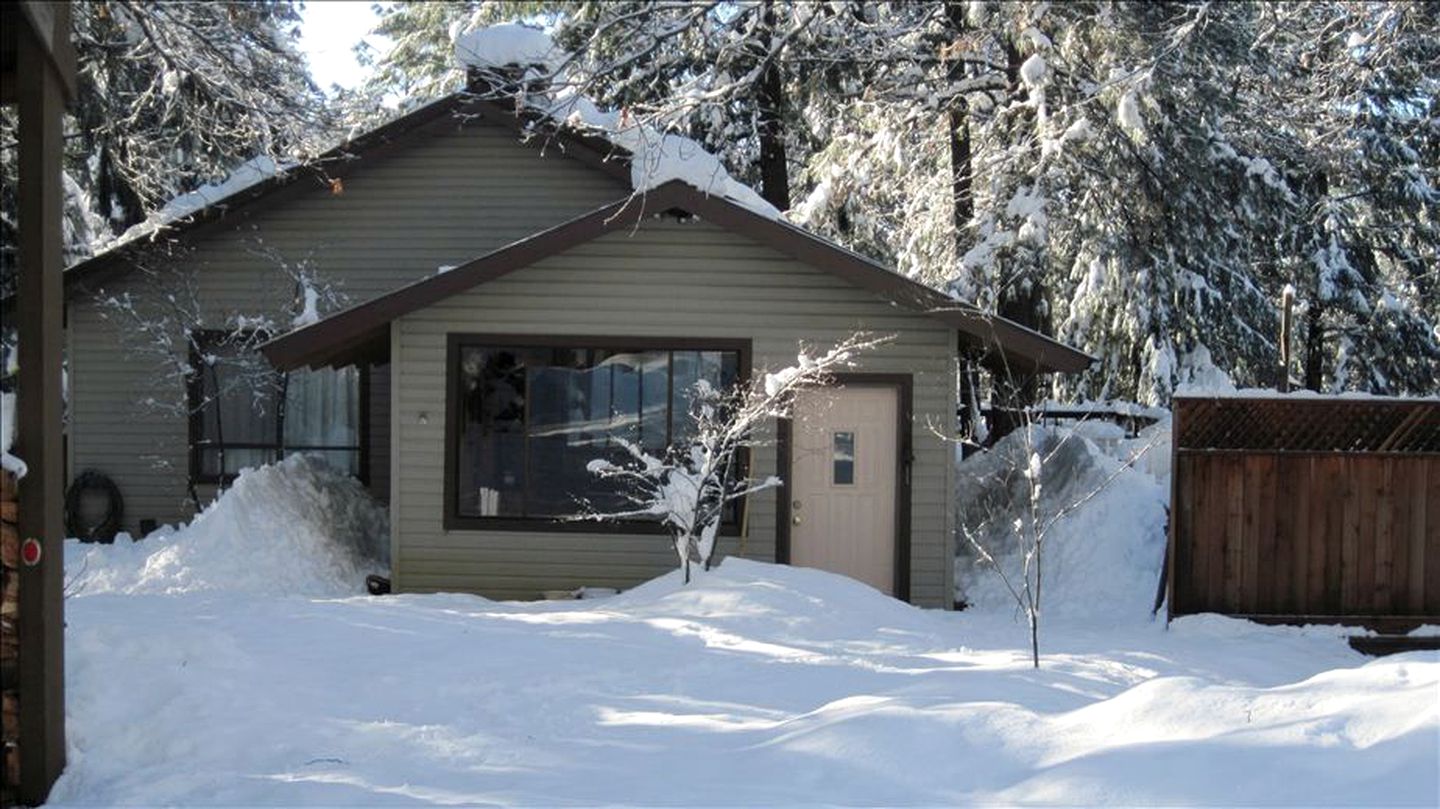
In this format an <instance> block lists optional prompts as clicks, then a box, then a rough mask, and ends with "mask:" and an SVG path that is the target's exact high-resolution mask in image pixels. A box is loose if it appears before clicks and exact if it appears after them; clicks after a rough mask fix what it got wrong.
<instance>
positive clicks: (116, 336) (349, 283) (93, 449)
mask: <svg viewBox="0 0 1440 809" xmlns="http://www.w3.org/2000/svg"><path fill="white" fill-rule="evenodd" d="M413 137H414V141H413V142H411V143H407V144H405V146H404V147H403V148H397V149H393V150H391V151H390V152H389V153H388V154H387V155H386V156H384V157H382V158H376V159H374V160H373V162H372V163H371V164H369V165H365V166H363V167H361V168H359V169H357V170H356V171H354V172H352V173H350V174H349V175H348V176H346V177H345V179H344V184H343V191H342V193H338V194H336V193H331V192H330V191H329V190H328V189H325V188H320V187H317V188H316V190H314V191H311V192H306V193H303V194H299V195H296V196H291V197H289V198H288V199H286V200H284V201H282V202H279V203H277V204H274V205H269V206H256V209H255V210H254V211H253V212H249V211H245V210H243V209H242V210H241V211H238V212H236V213H232V214H231V215H230V216H229V217H227V218H226V219H225V220H223V222H222V224H221V225H220V226H218V227H216V228H213V229H209V230H206V231H204V232H202V233H198V234H197V235H196V236H194V237H193V238H190V239H189V240H188V242H187V244H186V245H184V246H183V247H182V248H181V250H180V252H179V253H178V254H177V256H178V257H177V258H176V259H171V260H173V261H179V262H180V263H181V266H183V267H184V268H186V269H187V270H191V271H193V272H191V273H189V274H190V276H191V277H193V278H194V279H195V281H196V283H197V284H198V287H197V288H198V295H197V296H195V297H198V299H199V302H200V304H201V306H202V310H203V312H204V318H205V320H206V321H207V325H214V326H223V325H224V324H225V323H226V321H227V320H228V319H229V318H230V317H231V316H233V315H236V314H244V315H259V314H266V315H270V316H272V317H274V318H275V319H276V320H277V321H278V322H279V323H281V324H282V325H285V324H287V323H288V319H289V312H288V311H287V309H288V307H290V306H291V305H292V303H293V297H294V286H293V284H292V283H291V282H289V281H288V280H287V277H286V276H285V275H284V274H283V273H282V272H280V271H278V270H277V269H276V268H275V265H274V261H275V260H276V259H281V260H284V261H287V262H299V261H306V262H309V264H310V265H311V266H312V267H313V269H314V271H315V272H316V273H317V274H318V275H319V277H320V278H321V279H322V280H323V281H324V282H327V283H330V284H333V285H334V286H336V287H338V288H339V290H340V291H341V292H342V293H344V294H345V296H347V297H348V299H349V300H350V301H351V302H361V301H364V300H366V299H368V298H371V297H373V296H375V295H378V294H381V293H384V292H388V291H390V290H392V289H394V288H396V287H398V286H400V285H402V284H405V283H408V282H411V281H414V280H416V279H418V278H421V277H423V276H425V275H428V274H432V273H434V272H435V271H436V269H437V268H438V267H440V266H441V265H455V264H460V263H463V262H465V261H467V260H469V259H472V258H475V257H476V256H480V255H483V254H485V253H488V252H490V251H492V250H494V249H496V248H498V247H500V246H502V245H505V244H508V243H510V242H512V241H515V240H517V239H521V238H524V237H526V236H529V235H531V234H532V233H534V232H536V231H539V230H544V229H546V228H549V227H553V226H554V225H556V224H559V223H560V222H563V221H565V220H567V219H570V218H573V217H575V216H577V215H580V214H582V213H585V212H587V211H590V210H593V209H595V208H597V207H599V206H601V205H603V204H605V203H608V202H613V201H614V200H616V199H619V198H621V197H622V196H624V194H626V193H628V190H629V189H628V186H627V185H625V184H623V183H621V182H619V181H617V180H616V179H614V178H613V177H611V176H610V175H608V174H606V173H603V172H601V171H599V170H597V169H594V168H592V167H589V166H586V165H584V164H582V163H580V162H578V161H576V160H572V159H570V158H567V157H564V156H563V155H562V154H561V152H560V151H559V150H558V149H548V150H545V151H542V150H541V149H539V148H536V147H535V146H532V145H526V144H522V143H520V142H518V140H517V137H516V135H515V134H514V132H513V131H511V130H508V129H505V128H502V127H500V126H496V125H493V124H485V123H481V122H475V123H471V124H468V125H465V126H462V125H460V124H459V123H457V122H456V121H454V120H445V121H441V122H439V123H437V124H432V125H430V126H429V127H427V129H426V130H425V131H424V132H423V133H421V134H418V135H415V136H413ZM282 193H283V192H282ZM151 261H152V262H157V261H158V262H160V263H162V264H163V261H161V260H159V259H151ZM166 285H167V286H168V287H169V291H175V292H177V293H178V294H181V295H182V296H183V295H185V294H186V293H184V292H183V290H179V289H176V288H175V287H176V285H175V284H174V280H173V279H170V280H167V282H166ZM156 288H157V285H156V284H154V283H151V282H147V281H145V280H143V278H142V277H141V274H139V273H135V272H131V273H129V274H127V275H125V276H123V277H122V278H121V280H117V281H112V282H108V283H104V284H102V285H100V287H99V288H96V289H88V290H81V291H79V292H78V293H77V294H72V296H71V301H70V304H69V310H68V335H67V338H68V352H69V354H68V357H69V363H70V374H69V379H70V423H69V453H70V458H69V469H70V470H71V474H72V475H74V474H77V473H78V472H79V471H80V470H83V469H87V468H96V469H99V470H101V471H103V472H105V473H106V474H107V475H109V476H110V477H111V478H113V479H114V480H115V481H116V483H117V484H119V486H120V489H121V491H122V494H123V496H124V498H125V505H126V519H125V526H126V528H127V529H128V530H132V531H133V530H135V528H136V527H137V525H138V522H139V520H140V519H142V518H147V517H148V518H154V519H157V520H160V521H161V522H173V521H176V520H181V519H185V518H188V517H189V516H190V508H189V504H188V503H187V497H186V482H187V479H188V458H187V455H186V445H187V440H188V439H187V424H186V420H185V419H184V417H183V416H180V415H177V414H170V415H168V416H167V415H163V414H160V413H157V412H155V410H154V409H153V408H152V407H150V406H147V405H145V404H144V402H145V401H146V400H147V399H149V398H152V397H161V398H168V399H174V398H175V397H176V396H177V395H178V393H179V392H178V390H177V389H175V387H174V386H168V387H167V386H163V385H160V384H159V383H157V382H156V380H157V379H160V378H163V376H162V374H161V373H160V372H159V370H158V369H157V367H156V360H155V358H154V357H153V356H149V355H146V354H145V353H144V352H141V351H137V350H136V348H135V339H136V338H135V335H134V334H129V335H126V334H122V331H127V329H126V328H125V324H123V323H117V322H115V321H109V320H106V319H105V317H104V315H105V309H104V307H101V306H99V305H97V304H96V302H95V298H96V296H97V295H100V296H108V295H119V294H123V293H126V292H130V293H132V294H134V295H137V296H141V297H145V296H153V295H154V294H155V290H156ZM376 415H377V417H380V418H385V417H386V414H384V413H378V414H376ZM376 460H378V461H379V462H380V463H384V462H385V459H384V458H383V457H382V458H379V459H376ZM382 468H383V467H382ZM212 494H213V492H211V491H208V490H206V491H202V492H201V496H202V500H208V498H209V497H210V496H211V495H212Z"/></svg>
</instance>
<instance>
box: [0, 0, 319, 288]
mask: <svg viewBox="0 0 1440 809" xmlns="http://www.w3.org/2000/svg"><path fill="white" fill-rule="evenodd" d="M71 21H72V30H71V39H72V41H73V42H74V45H75V51H76V59H77V79H76V81H77V91H76V98H75V102H74V104H73V105H72V107H71V117H70V118H69V120H68V121H67V138H66V157H65V179H64V181H65V183H66V192H67V193H66V197H67V199H66V205H67V221H68V223H69V227H67V240H68V245H67V246H68V248H69V252H70V254H71V256H72V258H76V257H79V256H82V255H85V254H86V253H88V251H89V249H90V247H91V242H92V241H95V242H103V241H105V240H106V239H108V238H111V237H113V236H115V235H117V234H119V233H122V232H123V231H124V230H126V229H127V228H129V227H130V226H132V225H135V224H136V223H138V222H140V221H142V220H144V219H145V218H146V216H147V214H148V213H150V212H151V211H153V210H155V209H156V208H157V207H159V206H160V205H162V204H163V203H164V202H166V201H168V200H169V199H171V198H173V197H175V196H177V195H179V194H181V193H184V192H185V191H188V190H191V189H193V188H195V187H197V186H199V185H202V184H204V183H207V182H214V181H217V180H219V179H221V178H223V177H224V176H226V175H227V174H229V172H230V171H231V170H232V169H233V168H234V167H235V166H236V165H238V164H239V163H241V162H243V161H244V160H246V159H248V158H253V157H257V156H268V157H271V158H278V159H285V160H293V159H296V158H303V156H304V155H305V154H306V153H307V152H309V151H310V150H312V149H314V148H315V146H316V145H317V144H319V143H323V142H324V141H325V140H326V139H327V138H328V137H329V136H330V134H331V132H332V127H331V124H330V121H329V119H328V117H327V115H326V111H325V108H324V106H323V103H322V101H323V98H322V96H321V94H320V93H319V91H318V90H317V88H316V87H315V86H314V83H313V82H312V81H311V80H310V78H309V74H308V72H307V69H306V65H305V60H304V57H303V56H302V55H301V54H300V53H299V52H298V51H297V50H296V49H295V47H294V41H295V39H296V38H297V36H298V30H297V24H298V22H299V12H298V4H296V3H293V2H287V1H276V2H256V3H245V4H233V3H142V2H138V0H106V2H80V3H75V4H74V9H73V14H72V15H71ZM0 123H3V134H0V138H3V143H4V149H3V158H0V169H3V171H4V174H5V189H6V191H5V199H4V200H3V204H4V216H3V225H4V232H3V242H4V246H5V249H4V261H3V276H4V282H5V283H6V284H8V283H9V279H10V278H11V277H12V275H13V255H14V253H13V246H14V239H15V233H14V230H13V225H14V221H13V211H14V208H13V200H12V199H11V198H10V195H11V194H12V192H13V189H14V182H13V180H14V177H15V174H14V168H15V167H14V149H13V144H14V132H15V129H14V127H15V118H14V116H13V110H9V109H7V110H6V111H5V112H4V114H3V118H0Z"/></svg>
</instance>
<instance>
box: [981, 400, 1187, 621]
mask: <svg viewBox="0 0 1440 809" xmlns="http://www.w3.org/2000/svg"><path fill="white" fill-rule="evenodd" d="M1164 425H1165V426H1161V425H1156V427H1154V428H1152V429H1151V430H1148V431H1147V432H1146V433H1144V434H1142V437H1141V438H1140V439H1139V440H1131V441H1126V440H1124V439H1123V432H1122V433H1121V435H1120V436H1113V435H1111V434H1110V432H1109V431H1108V430H1109V429H1110V428H1113V431H1117V432H1118V431H1119V428H1118V427H1114V426H1113V425H1099V424H1089V423H1087V424H1086V425H1084V426H1083V427H1081V428H1073V427H1040V426H1032V427H1030V428H1028V434H1029V436H1031V438H1030V439H1029V440H1028V441H1027V438H1026V436H1027V432H1026V430H1025V429H1021V430H1016V431H1015V432H1013V433H1011V434H1010V435H1007V436H1005V437H1004V438H1002V439H1001V440H1000V441H998V442H997V443H996V444H995V446H994V447H993V448H991V449H990V450H989V451H987V452H984V453H981V454H978V455H975V456H972V457H970V458H968V459H966V460H965V461H963V462H961V463H960V464H959V466H958V468H957V472H958V475H957V481H956V500H955V502H956V503H957V505H958V509H959V514H958V519H959V523H960V526H961V529H960V535H959V537H958V538H957V540H956V550H957V556H956V565H955V582H956V597H957V598H958V599H960V600H963V601H965V602H966V603H968V604H969V605H971V606H972V607H974V608H978V609H981V610H990V611H1005V610H1013V609H1014V600H1013V598H1012V597H1011V596H1010V593H1009V591H1008V590H1006V588H1005V585H1004V583H1003V582H1002V581H1001V580H1000V577H999V576H998V575H996V573H995V571H994V570H992V569H990V568H989V567H987V566H985V565H984V564H982V563H981V562H980V561H979V559H978V557H977V554H976V553H975V551H974V549H973V547H972V546H971V543H970V541H969V540H968V539H967V532H968V533H969V534H972V535H974V536H975V537H976V538H977V539H978V540H979V541H980V543H981V544H982V545H983V546H984V547H985V548H986V549H987V550H989V552H990V553H991V554H992V555H993V556H994V557H995V558H996V560H997V561H998V562H999V563H1000V564H1001V565H1002V566H1004V569H1005V570H1006V572H1007V575H1009V576H1011V580H1012V582H1019V581H1021V580H1022V579H1021V577H1020V576H1021V574H1020V569H1021V564H1022V555H1021V554H1022V551H1021V547H1020V542H1019V539H1018V537H1019V534H1017V531H1016V525H1017V521H1024V524H1025V525H1027V526H1028V524H1029V522H1030V515H1029V504H1030V497H1031V486H1030V484H1029V480H1028V479H1027V477H1026V474H1025V473H1026V471H1027V468H1028V467H1029V466H1030V465H1031V464H1032V463H1033V462H1034V456H1038V458H1039V460H1040V474H1039V477H1038V480H1039V482H1040V500H1039V509H1038V513H1039V521H1040V523H1041V524H1042V525H1043V524H1045V523H1047V522H1049V521H1051V520H1052V519H1054V518H1055V517H1056V516H1059V515H1060V514H1061V512H1062V511H1068V513H1066V514H1064V516H1060V517H1059V520H1058V521H1056V522H1055V523H1054V526H1053V527H1052V528H1050V529H1049V531H1048V532H1047V534H1046V538H1045V546H1044V548H1043V550H1042V558H1043V567H1042V569H1041V573H1042V597H1041V610H1042V612H1043V613H1044V614H1045V615H1046V616H1047V618H1050V617H1053V618H1060V619H1062V620H1073V621H1083V622H1100V623H1110V622H1113V623H1125V622H1132V621H1143V620H1147V619H1148V618H1149V616H1150V610H1151V608H1152V607H1153V605H1154V599H1155V591H1156V587H1157V585H1158V584H1159V580H1160V569H1161V562H1162V559H1163V557H1164V552H1165V505H1166V502H1167V500H1168V495H1169V492H1168V490H1167V488H1166V487H1165V486H1164V485H1162V483H1161V482H1160V481H1157V480H1156V478H1154V477H1152V476H1151V475H1150V474H1147V473H1146V472H1145V471H1141V469H1139V468H1136V467H1135V466H1127V465H1126V463H1125V462H1124V461H1122V460H1119V459H1117V457H1115V456H1114V455H1111V454H1108V453H1107V452H1105V451H1104V450H1102V449H1101V448H1100V446H1099V445H1098V444H1097V443H1096V441H1095V440H1092V437H1094V438H1100V439H1101V440H1106V441H1107V443H1109V444H1110V446H1111V451H1112V452H1114V453H1116V455H1118V456H1120V458H1124V459H1125V460H1131V459H1136V458H1137V456H1138V458H1145V457H1147V456H1149V455H1151V454H1152V453H1158V454H1163V455H1168V452H1169V446H1168V443H1165V442H1166V441H1167V437H1168V422H1166V423H1164ZM1032 450H1033V451H1032ZM1140 462H1141V461H1139V460H1138V459H1137V460H1135V464H1136V466H1138V464H1139V463H1140ZM1086 498H1089V499H1088V500H1087V499H1086ZM1081 501H1084V503H1083V505H1080V506H1079V507H1078V508H1074V506H1075V504H1077V503H1081ZM1030 535H1031V534H1030V532H1029V529H1028V528H1027V529H1026V536H1030Z"/></svg>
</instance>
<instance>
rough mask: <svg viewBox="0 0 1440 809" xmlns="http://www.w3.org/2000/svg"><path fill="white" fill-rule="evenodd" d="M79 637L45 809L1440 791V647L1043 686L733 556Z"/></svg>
mask: <svg viewBox="0 0 1440 809" xmlns="http://www.w3.org/2000/svg"><path fill="white" fill-rule="evenodd" d="M66 620H67V622H68V627H67V630H66V644H67V645H66V686H67V692H66V697H67V700H66V701H67V706H66V707H67V710H68V717H67V719H68V725H67V727H68V734H67V740H68V741H69V743H70V745H71V755H70V762H69V766H67V768H66V770H65V773H64V775H63V776H62V777H61V779H60V781H59V782H58V783H57V784H56V786H55V789H54V791H53V792H52V793H51V796H50V804H49V805H51V806H65V805H88V806H119V805H146V806H159V805H165V806H175V805H180V806H185V805H196V804H208V805H227V806H240V805H243V806H261V805H276V806H296V805H324V806H357V805H394V804H397V803H406V804H409V803H427V804H437V803H443V804H453V805H499V804H504V805H522V806H562V805H583V806H597V805H616V804H620V805H626V806H645V805H664V806H677V805H701V806H721V805H723V806H749V805H763V806H786V805H796V804H805V805H834V804H844V805H868V806H897V805H925V806H960V805H979V804H985V805H992V804H1001V805H1016V804H1027V803H1044V804H1056V803H1061V804H1079V805H1099V804H1119V805H1130V806H1135V805H1166V806H1170V805H1181V804H1183V805H1197V804H1198V805H1257V804H1289V805H1317V804H1323V805H1327V806H1328V805H1337V804H1355V805H1366V806H1372V805H1376V804H1400V803H1408V804H1415V805H1435V804H1436V803H1437V799H1440V794H1437V789H1440V787H1437V784H1440V764H1437V762H1440V702H1437V701H1436V699H1435V693H1436V689H1437V688H1440V655H1435V654H1420V653H1416V654H1408V655H1400V656H1396V657H1391V658H1386V659H1383V660H1377V661H1367V660H1366V659H1365V658H1363V657H1361V656H1360V655H1359V654H1357V653H1355V652H1354V651H1352V650H1350V649H1349V648H1348V647H1347V646H1346V645H1345V643H1344V641H1343V640H1341V639H1340V638H1339V637H1337V636H1336V634H1335V633H1333V632H1331V633H1330V634H1325V633H1322V632H1317V631H1313V630H1297V629H1292V628H1283V627H1262V626H1257V625H1253V624H1248V623H1246V622H1243V621H1234V620H1230V619H1225V618H1220V617H1218V616H1199V617H1195V618H1186V619H1182V620H1180V621H1177V622H1175V623H1174V624H1173V625H1172V626H1171V627H1170V629H1169V630H1168V631H1167V630H1165V629H1164V628H1163V627H1160V626H1157V625H1153V624H1140V625H1133V626H1128V627H1123V628H1114V629H1109V630H1106V631H1105V632H1103V633H1102V632H1097V631H1094V630H1089V629H1085V628H1083V627H1080V628H1075V629H1067V630H1065V631H1055V632H1053V633H1050V634H1049V635H1046V636H1044V637H1043V638H1042V644H1043V646H1042V648H1043V650H1044V655H1045V657H1044V661H1043V664H1042V668H1040V669H1039V670H1038V671H1037V670H1034V669H1031V668H1030V664H1029V660H1028V654H1027V652H1026V650H1025V649H1024V648H1023V647H1022V644H1023V638H1024V632H1023V630H1022V629H1020V628H1018V627H1017V626H1016V625H1015V623H1014V622H1013V621H1012V620H1011V619H1010V616H1009V615H994V614H986V613H983V612H978V611H967V612H963V613H945V612H940V611H936V610H920V609H916V608H913V607H910V606H908V605H906V604H903V603H901V602H899V601H896V600H895V599H892V598H889V597H886V596H884V595H882V594H880V593H879V592H877V591H875V590H873V589H871V588H869V587H866V586H864V585H862V584H859V583H857V582H854V581H851V580H849V579H846V578H843V577H841V576H836V575H833V574H829V573H824V572H821V571H816V570H806V569H803V568H793V567H788V566H784V565H768V564H761V563H757V562H747V561H744V560H740V559H734V558H732V559H727V560H725V561H724V562H722V563H721V564H720V566H719V567H718V568H715V569H714V570H712V571H710V572H708V573H699V574H697V576H696V578H695V579H694V581H692V583H691V584H690V585H688V586H687V585H682V584H681V583H680V580H679V576H678V574H676V573H670V574H667V575H665V576H663V577H661V578H660V579H657V580H655V581H652V582H650V583H648V584H645V585H642V586H640V587H637V588H635V589H633V590H630V591H629V592H627V593H623V594H621V595H618V596H614V597H611V598H604V599H597V600H593V601H565V602H526V603H497V602H492V601H487V600H485V599H483V598H477V597H473V596H464V595H457V594H440V595H402V596H393V597H387V598H350V599H334V600H307V599H275V598H270V597H265V596H251V595H247V594H243V593H241V594H228V593H227V594H224V597H223V598H218V597H215V595H213V594H207V593H193V594H182V595H177V596H172V597H165V598H157V597H144V596H138V597H137V596H127V595H121V594H116V593H106V594H81V595H79V596H78V597H74V598H71V599H69V600H67V602H66ZM956 762H963V763H964V766H956ZM736 773H744V777H743V778H736V777H735V774H736ZM1217 773H1223V774H1224V777H1217V776H1216V774H1217ZM1276 773H1286V774H1291V775H1294V776H1297V777H1279V778H1277V777H1276Z"/></svg>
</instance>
